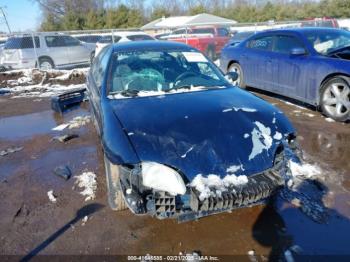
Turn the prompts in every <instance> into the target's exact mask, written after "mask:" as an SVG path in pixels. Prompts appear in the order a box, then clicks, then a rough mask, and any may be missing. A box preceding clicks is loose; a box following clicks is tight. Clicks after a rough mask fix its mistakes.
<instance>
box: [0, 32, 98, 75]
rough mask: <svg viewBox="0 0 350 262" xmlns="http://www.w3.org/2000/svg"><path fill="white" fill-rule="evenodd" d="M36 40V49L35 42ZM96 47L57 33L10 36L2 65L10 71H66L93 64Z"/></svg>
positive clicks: (5, 47) (3, 53)
mask: <svg viewBox="0 0 350 262" xmlns="http://www.w3.org/2000/svg"><path fill="white" fill-rule="evenodd" d="M34 41H35V48H34V44H33V42H34ZM94 51H95V50H94V47H93V46H92V45H88V44H85V43H83V42H81V41H79V40H78V39H76V38H74V37H72V36H69V35H65V34H57V33H38V34H35V35H34V36H32V35H30V34H23V35H16V36H13V37H10V38H9V39H8V40H7V41H6V43H5V46H4V50H3V52H2V55H1V56H2V57H1V64H2V65H3V66H5V67H7V68H10V69H22V68H33V67H37V65H39V67H40V68H42V69H52V68H62V67H70V66H77V65H86V64H89V63H90V62H91V61H92V59H93V56H94Z"/></svg>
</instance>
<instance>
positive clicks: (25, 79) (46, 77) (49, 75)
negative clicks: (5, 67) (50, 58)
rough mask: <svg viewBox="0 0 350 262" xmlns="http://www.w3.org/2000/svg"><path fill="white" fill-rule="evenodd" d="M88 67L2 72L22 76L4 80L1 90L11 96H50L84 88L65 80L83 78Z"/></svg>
mask: <svg viewBox="0 0 350 262" xmlns="http://www.w3.org/2000/svg"><path fill="white" fill-rule="evenodd" d="M88 71H89V68H81V69H73V70H45V71H43V70H38V69H23V70H12V71H8V72H3V73H2V74H5V75H14V77H16V75H17V77H18V74H21V75H23V76H21V77H19V78H18V79H10V80H6V81H5V82H3V83H2V86H5V88H1V90H5V91H8V92H9V93H10V94H14V96H13V98H18V97H50V96H54V95H58V94H60V93H62V92H66V91H69V90H72V89H78V88H84V87H86V85H85V84H69V85H68V84H67V82H65V81H69V80H72V79H77V78H79V77H81V76H82V77H83V79H84V78H85V76H86V75H87V73H88Z"/></svg>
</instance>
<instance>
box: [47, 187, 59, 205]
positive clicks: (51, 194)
mask: <svg viewBox="0 0 350 262" xmlns="http://www.w3.org/2000/svg"><path fill="white" fill-rule="evenodd" d="M47 196H48V197H49V200H50V201H51V202H52V203H56V202H57V198H56V197H55V195H54V194H53V190H50V191H49V192H47Z"/></svg>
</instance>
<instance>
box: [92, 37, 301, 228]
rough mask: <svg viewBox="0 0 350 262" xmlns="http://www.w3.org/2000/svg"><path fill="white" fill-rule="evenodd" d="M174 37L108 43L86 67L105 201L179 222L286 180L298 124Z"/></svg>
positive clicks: (259, 196)
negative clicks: (100, 149) (102, 164)
mask: <svg viewBox="0 0 350 262" xmlns="http://www.w3.org/2000/svg"><path fill="white" fill-rule="evenodd" d="M235 77H237V75H236V74H235V73H229V74H228V75H226V76H224V75H223V74H222V72H221V71H220V70H219V69H218V68H217V67H216V66H215V65H214V64H213V63H212V62H210V61H209V60H208V59H207V57H206V56H204V55H203V54H202V53H200V52H199V51H198V50H196V49H194V48H192V47H190V46H187V45H185V44H181V43H173V42H162V41H159V42H156V43H155V42H152V43H151V42H130V43H123V44H118V45H110V46H107V47H105V48H104V49H103V50H102V51H101V52H100V54H99V55H98V56H97V57H96V58H95V60H94V63H93V65H92V66H91V69H90V73H89V75H88V92H89V96H90V104H91V108H92V113H93V116H94V120H95V121H94V122H95V125H96V129H97V131H98V133H99V135H100V137H101V141H102V146H103V150H104V159H105V169H106V178H107V187H108V200H109V204H110V206H111V208H112V209H114V210H122V209H126V208H129V209H130V210H131V211H132V212H133V213H135V214H137V215H143V214H150V215H152V216H155V217H157V218H177V219H178V220H179V221H180V222H183V221H189V220H193V219H197V218H200V217H203V216H207V215H211V214H215V213H220V212H225V211H229V210H232V209H235V208H239V207H244V206H250V205H254V204H258V203H261V202H262V201H264V200H265V199H267V198H268V197H269V196H271V195H272V194H273V193H274V192H276V190H278V189H279V188H280V187H283V186H284V185H285V181H286V179H287V178H288V174H289V167H288V159H289V158H290V157H296V154H297V145H296V139H295V138H296V137H295V130H294V128H293V127H292V125H291V123H290V122H289V121H288V119H287V118H286V117H285V116H284V114H283V113H282V112H280V111H279V110H278V109H277V108H275V107H273V106H272V105H270V104H269V103H267V102H265V101H264V100H262V99H260V98H258V97H256V96H254V95H252V94H250V93H248V92H246V91H244V90H241V89H240V88H237V87H234V86H232V85H231V84H230V83H229V81H228V80H227V79H228V78H231V79H234V78H235Z"/></svg>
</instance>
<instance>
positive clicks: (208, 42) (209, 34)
mask: <svg viewBox="0 0 350 262" xmlns="http://www.w3.org/2000/svg"><path fill="white" fill-rule="evenodd" d="M230 37H231V35H230V31H229V30H228V29H227V28H225V27H216V26H210V27H209V26H205V27H204V26H201V27H192V28H187V29H186V28H181V29H178V30H175V31H173V32H172V33H171V34H169V35H166V36H163V37H161V39H167V40H170V41H176V42H182V43H186V44H188V45H190V46H193V47H195V48H197V49H198V50H200V51H202V52H203V53H204V54H206V55H207V56H208V57H209V58H210V59H212V60H214V59H215V58H216V57H218V55H219V54H220V53H221V49H222V48H223V47H224V45H225V44H226V43H227V42H228V40H229V39H230Z"/></svg>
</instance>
